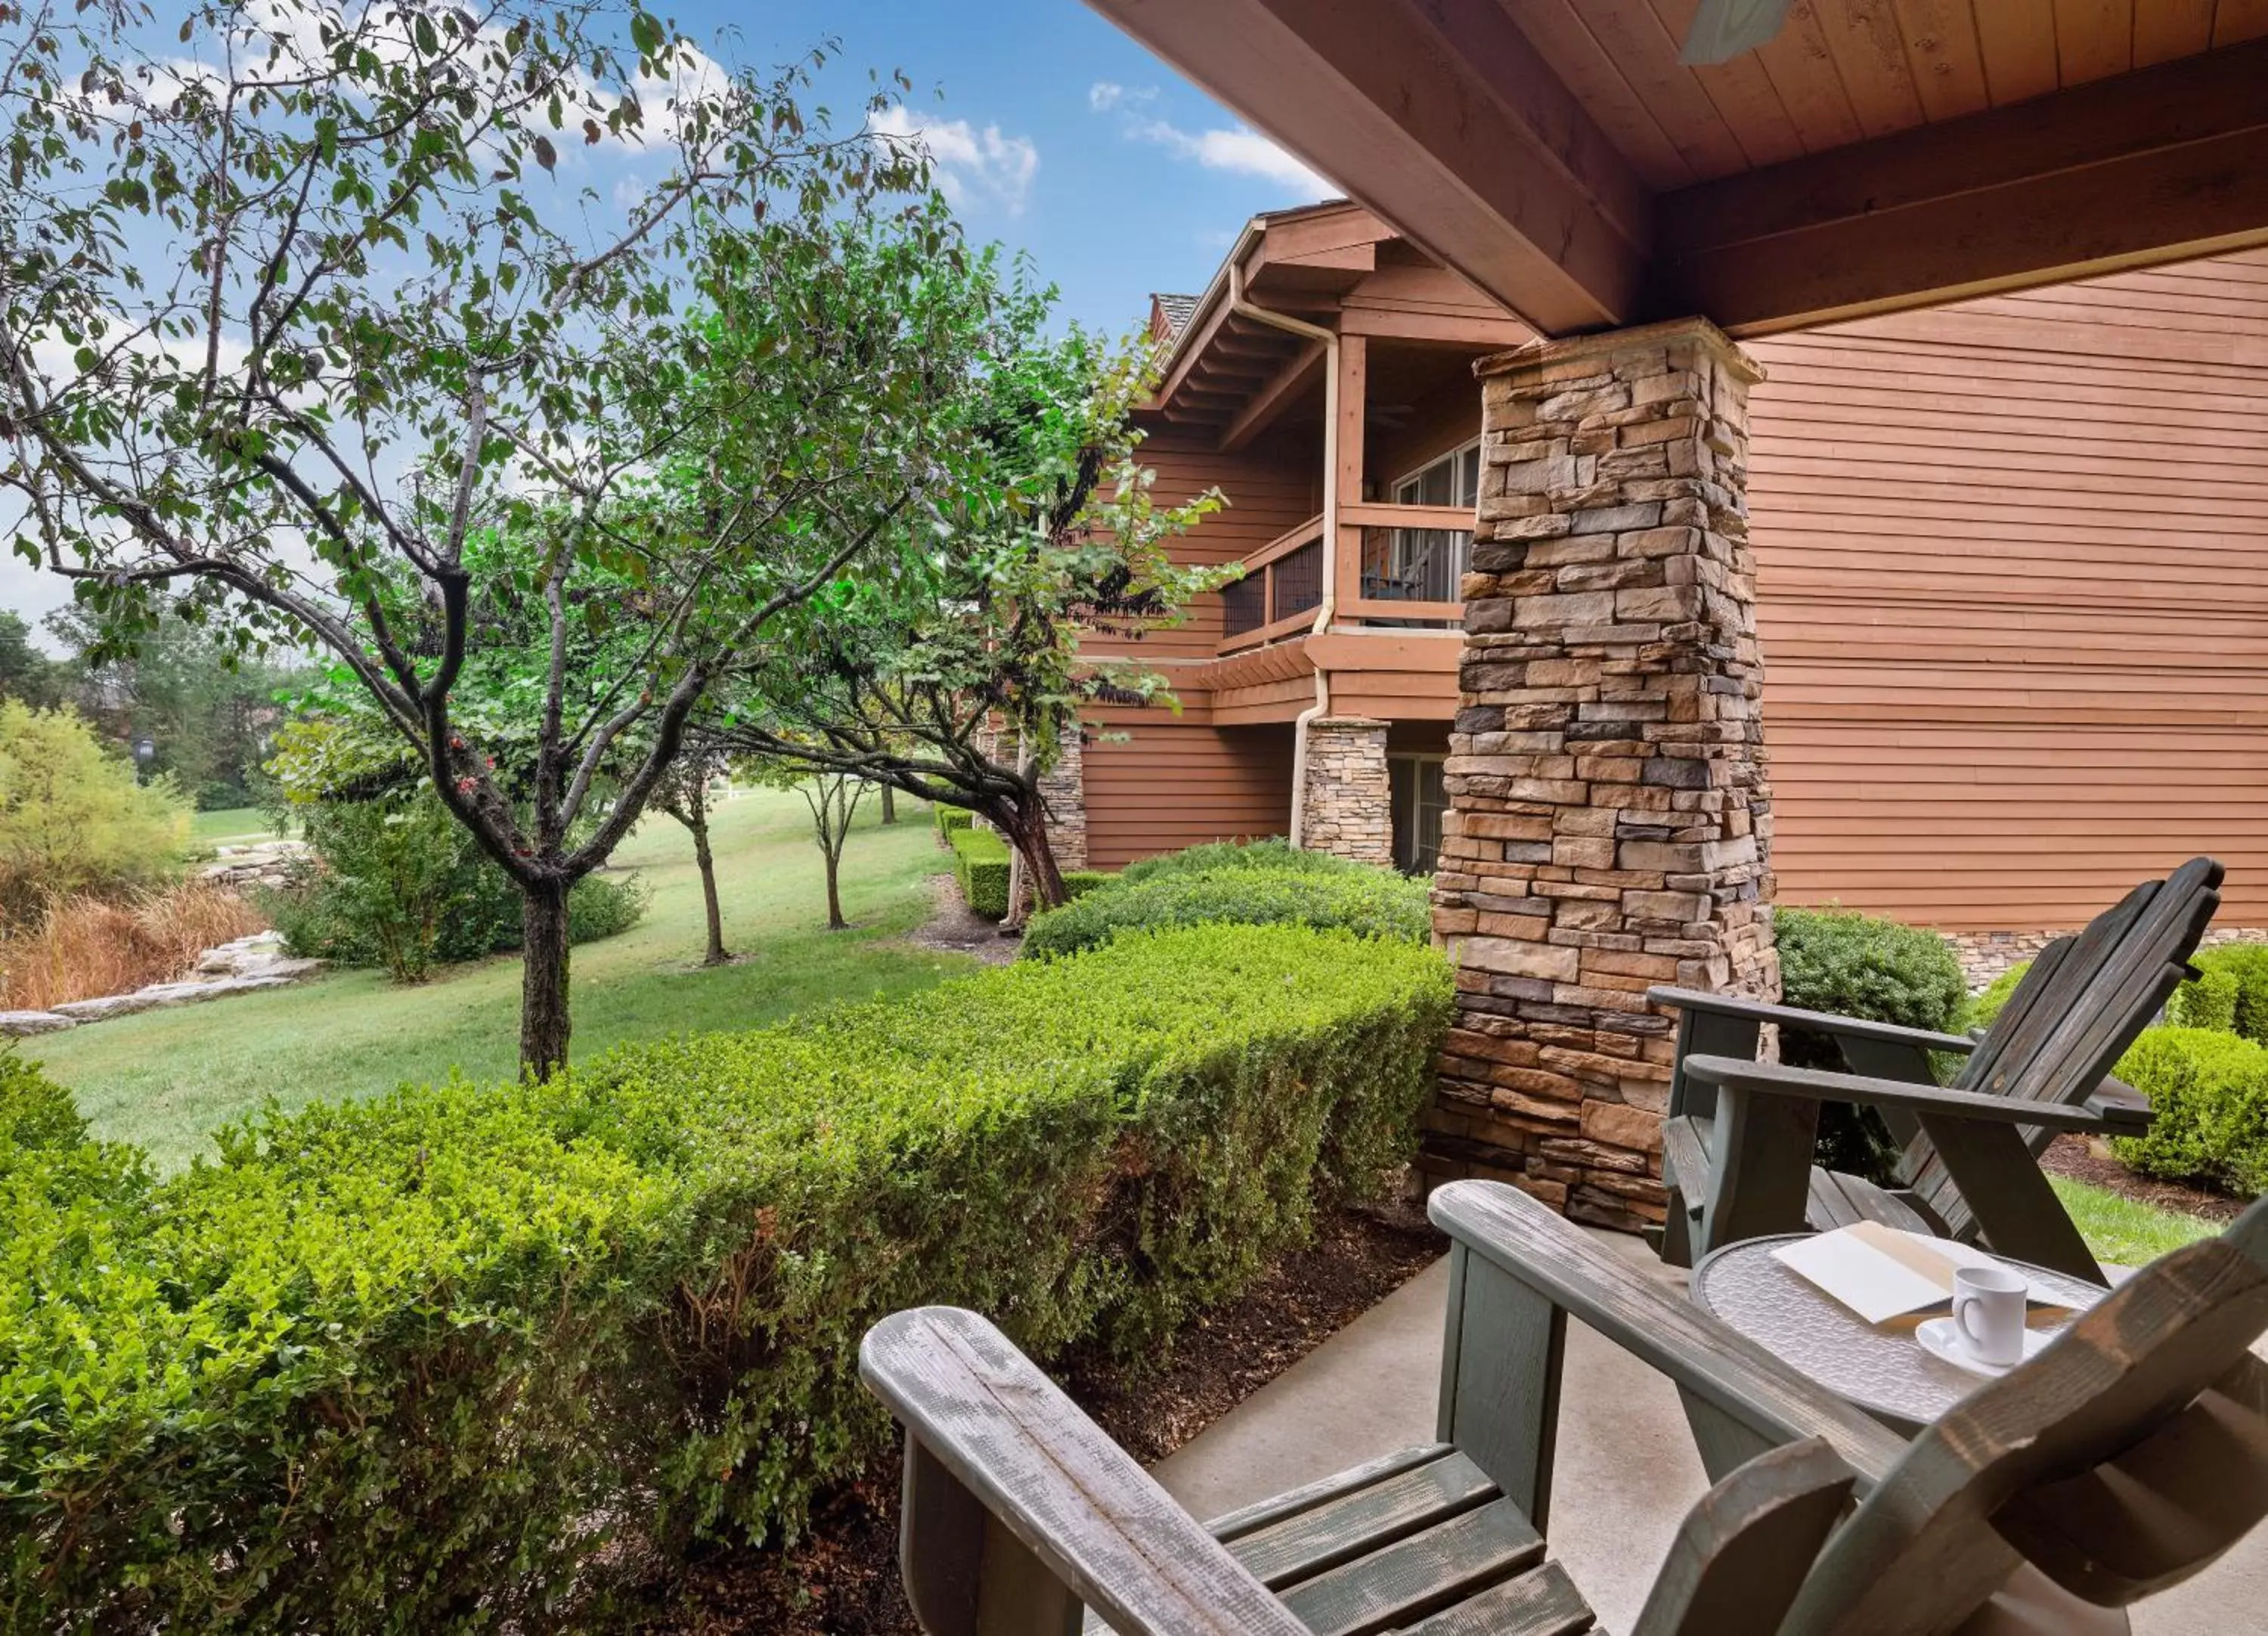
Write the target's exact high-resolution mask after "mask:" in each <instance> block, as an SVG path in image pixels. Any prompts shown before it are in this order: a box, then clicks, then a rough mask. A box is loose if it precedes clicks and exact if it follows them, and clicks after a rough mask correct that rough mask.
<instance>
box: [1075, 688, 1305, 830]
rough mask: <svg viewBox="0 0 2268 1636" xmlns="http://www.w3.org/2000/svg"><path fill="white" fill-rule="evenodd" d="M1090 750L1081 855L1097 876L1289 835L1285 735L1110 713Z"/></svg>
mask: <svg viewBox="0 0 2268 1636" xmlns="http://www.w3.org/2000/svg"><path fill="white" fill-rule="evenodd" d="M1103 727H1104V730H1105V731H1106V732H1107V733H1111V734H1123V735H1125V736H1124V737H1123V739H1121V740H1119V741H1116V742H1113V741H1110V740H1108V739H1104V740H1101V741H1094V742H1090V743H1089V744H1088V746H1087V748H1086V758H1085V764H1084V770H1085V775H1086V851H1087V858H1088V860H1089V861H1090V862H1091V863H1093V864H1094V866H1095V867H1097V868H1100V869H1116V868H1118V867H1119V866H1122V865H1124V864H1129V863H1131V862H1133V861H1134V860H1135V859H1138V858H1147V857H1150V856H1152V854H1154V853H1158V852H1171V851H1179V850H1181V849H1182V847H1185V846H1196V845H1197V844H1200V843H1202V842H1206V841H1224V840H1233V839H1241V838H1244V837H1248V836H1269V835H1282V834H1284V833H1285V832H1286V831H1287V830H1289V829H1290V828H1291V826H1292V730H1291V729H1290V728H1289V727H1288V726H1274V727H1216V726H1210V725H1208V724H1204V723H1195V722H1190V721H1187V720H1176V719H1174V718H1173V717H1172V716H1170V715H1167V713H1166V712H1164V711H1158V712H1156V713H1155V714H1154V715H1150V714H1147V713H1145V712H1142V711H1112V712H1110V713H1109V714H1108V717H1107V718H1106V719H1105V720H1104V722H1103Z"/></svg>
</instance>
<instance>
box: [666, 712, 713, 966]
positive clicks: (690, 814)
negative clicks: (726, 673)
mask: <svg viewBox="0 0 2268 1636" xmlns="http://www.w3.org/2000/svg"><path fill="white" fill-rule="evenodd" d="M718 764H719V763H718V760H717V758H716V757H715V756H714V755H707V754H703V753H702V752H701V751H699V750H697V749H688V750H685V751H683V752H681V754H680V755H678V758H677V760H676V762H675V763H674V764H673V765H672V766H671V768H670V770H668V771H667V772H666V773H664V774H663V775H662V776H661V782H660V783H659V784H658V785H655V786H654V795H653V802H654V805H655V806H657V807H660V808H661V810H662V811H664V812H666V813H667V814H669V815H670V816H671V817H673V818H674V819H676V820H677V822H679V823H681V824H682V825H684V826H685V832H686V833H687V834H688V835H689V836H692V837H693V864H694V867H696V869H698V870H699V871H700V872H701V907H702V910H703V913H704V915H705V916H706V917H707V919H708V923H709V942H708V947H706V948H705V949H704V950H703V953H702V956H701V963H702V964H703V965H704V966H721V965H723V964H724V963H725V962H726V961H728V960H730V959H731V958H732V955H731V954H727V953H726V952H725V908H724V904H723V903H721V902H720V901H719V900H718V895H717V855H716V853H715V852H714V851H711V849H710V845H709V782H710V780H711V778H713V777H715V776H716V774H717V770H718Z"/></svg>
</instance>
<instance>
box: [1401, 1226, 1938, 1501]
mask: <svg viewBox="0 0 2268 1636" xmlns="http://www.w3.org/2000/svg"><path fill="white" fill-rule="evenodd" d="M1425 1209H1426V1213H1427V1214H1428V1215H1430V1216H1432V1219H1433V1224H1434V1225H1435V1226H1436V1227H1440V1229H1441V1230H1442V1231H1443V1232H1445V1233H1447V1234H1449V1235H1450V1236H1451V1237H1452V1238H1454V1239H1455V1240H1456V1241H1457V1242H1459V1243H1461V1244H1462V1245H1464V1246H1465V1247H1466V1248H1467V1249H1469V1250H1470V1251H1471V1252H1472V1253H1473V1254H1475V1255H1477V1256H1484V1257H1485V1258H1486V1259H1487V1260H1488V1261H1489V1262H1491V1264H1494V1265H1495V1266H1497V1267H1499V1268H1500V1269H1501V1270H1502V1271H1504V1272H1506V1274H1508V1275H1509V1276H1510V1277H1512V1278H1513V1279H1518V1280H1519V1281H1520V1282H1521V1283H1522V1284H1525V1285H1527V1286H1529V1287H1530V1288H1532V1289H1535V1290H1536V1291H1538V1292H1539V1293H1542V1294H1543V1296H1544V1298H1545V1299H1547V1300H1548V1301H1550V1302H1551V1304H1552V1305H1553V1306H1555V1307H1557V1308H1560V1309H1561V1310H1562V1311H1564V1312H1565V1313H1567V1314H1569V1315H1572V1316H1573V1317H1575V1318H1578V1319H1580V1321H1581V1322H1583V1323H1587V1324H1588V1325H1589V1326H1590V1327H1591V1328H1592V1329H1594V1330H1597V1331H1598V1332H1599V1333H1600V1334H1601V1335H1602V1336H1604V1337H1605V1338H1607V1339H1608V1340H1609V1341H1611V1342H1613V1343H1614V1344H1615V1345H1617V1346H1619V1347H1621V1348H1622V1349H1623V1350H1624V1352H1629V1353H1630V1354H1631V1356H1632V1357H1634V1358H1636V1359H1638V1360H1639V1361H1640V1362H1642V1363H1645V1364H1647V1365H1649V1366H1651V1367H1653V1368H1654V1369H1655V1370H1657V1371H1659V1372H1660V1373H1661V1374H1664V1375H1666V1376H1668V1378H1669V1379H1670V1380H1671V1381H1672V1382H1675V1384H1676V1385H1677V1386H1678V1387H1679V1388H1680V1389H1682V1390H1683V1391H1684V1392H1686V1393H1688V1394H1689V1395H1690V1396H1694V1397H1697V1398H1699V1399H1701V1400H1702V1401H1704V1402H1705V1403H1707V1404H1710V1405H1711V1406H1712V1408H1715V1409H1717V1410H1718V1411H1720V1412H1722V1413H1723V1414H1725V1415H1726V1416H1727V1418H1729V1419H1733V1420H1734V1421H1735V1422H1737V1423H1739V1424H1740V1425H1741V1426H1744V1427H1746V1428H1747V1429H1748V1430H1749V1431H1750V1432H1752V1433H1755V1434H1756V1435H1757V1436H1758V1437H1760V1438H1762V1439H1764V1441H1766V1442H1769V1443H1772V1444H1775V1445H1778V1444H1786V1443H1794V1442H1800V1441H1803V1440H1804V1439H1805V1438H1808V1437H1820V1438H1824V1439H1825V1440H1826V1441H1827V1442H1828V1444H1829V1446H1830V1447H1831V1448H1833V1449H1834V1450H1835V1452H1836V1453H1837V1455H1841V1456H1842V1457H1843V1459H1844V1461H1845V1463H1847V1464H1848V1465H1849V1466H1850V1468H1851V1469H1852V1471H1854V1472H1856V1473H1857V1474H1858V1478H1859V1486H1860V1487H1861V1488H1862V1489H1864V1488H1871V1487H1873V1486H1874V1484H1875V1483H1876V1482H1878V1481H1880V1480H1881V1478H1882V1476H1883V1474H1884V1473H1886V1472H1887V1471H1889V1469H1890V1467H1891V1466H1892V1465H1894V1464H1895V1463H1896V1462H1897V1460H1898V1457H1899V1456H1900V1455H1903V1454H1904V1452H1905V1447H1906V1445H1905V1440H1904V1439H1903V1438H1901V1437H1899V1436H1898V1435H1897V1434H1896V1433H1894V1432H1892V1431H1890V1430H1889V1428H1888V1427H1887V1426H1883V1425H1881V1423H1880V1422H1879V1421H1877V1420H1875V1419H1873V1417H1871V1416H1869V1415H1867V1414H1863V1413H1861V1412H1860V1411H1858V1410H1857V1409H1854V1408H1852V1406H1851V1405H1850V1404H1846V1403H1845V1402H1844V1401H1843V1400H1842V1399H1841V1398H1839V1397H1837V1396H1835V1395H1834V1394H1833V1393H1832V1392H1830V1391H1828V1390H1827V1389H1825V1388H1823V1387H1822V1386H1819V1385H1817V1384H1815V1382H1813V1381H1811V1380H1810V1379H1809V1378H1808V1376H1806V1375H1804V1374H1800V1373H1799V1372H1798V1371H1797V1370H1795V1369H1794V1368H1793V1367H1790V1366H1788V1365H1787V1364H1785V1363H1783V1362H1781V1361H1780V1360H1778V1358H1775V1357H1773V1356H1772V1355H1771V1353H1770V1352H1766V1351H1765V1350H1764V1348H1763V1347H1761V1346H1759V1345H1756V1343H1755V1342H1753V1341H1751V1340H1749V1339H1748V1338H1746V1337H1745V1336H1742V1335H1741V1334H1739V1333H1738V1332H1736V1331H1735V1330H1733V1329H1731V1328H1730V1327H1728V1326H1727V1325H1726V1324H1725V1323H1722V1322H1720V1321H1719V1319H1717V1318H1715V1317H1713V1316H1712V1315H1710V1314H1708V1313H1706V1312H1704V1311H1702V1310H1701V1308H1698V1307H1697V1306H1695V1305H1693V1304H1692V1303H1691V1302H1690V1301H1681V1300H1679V1299H1678V1298H1677V1297H1676V1296H1675V1295H1672V1294H1670V1293H1668V1291H1666V1290H1663V1289H1661V1288H1660V1287H1658V1286H1655V1285H1653V1284H1652V1283H1649V1282H1647V1281H1646V1279H1644V1278H1641V1277H1637V1276H1634V1275H1633V1274H1632V1272H1631V1268H1630V1266H1629V1265H1628V1264H1626V1263H1624V1262H1623V1261H1621V1260H1619V1259H1618V1258H1616V1256H1613V1255H1612V1254H1610V1253H1609V1251H1607V1250H1605V1249H1602V1248H1601V1247H1600V1246H1599V1245H1597V1244H1595V1243H1593V1242H1591V1240H1590V1238H1589V1237H1588V1236H1587V1235H1586V1234H1585V1233H1584V1232H1583V1230H1582V1228H1580V1227H1577V1226H1575V1224H1574V1223H1572V1222H1571V1221H1569V1220H1565V1218H1564V1217H1562V1216H1560V1215H1559V1214H1557V1212H1554V1211H1552V1210H1550V1209H1549V1208H1547V1207H1546V1206H1545V1205H1542V1204H1540V1203H1538V1202H1537V1201H1536V1200H1535V1199H1533V1198H1528V1195H1526V1194H1525V1193H1522V1192H1521V1191H1520V1190H1518V1189H1517V1188H1513V1187H1507V1186H1506V1185H1504V1184H1503V1183H1498V1182H1452V1183H1449V1184H1448V1185H1447V1186H1446V1187H1443V1188H1440V1190H1437V1191H1436V1192H1435V1193H1434V1194H1433V1197H1432V1199H1431V1200H1429V1201H1428V1202H1427V1205H1426V1207H1425Z"/></svg>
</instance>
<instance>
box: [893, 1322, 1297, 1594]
mask: <svg viewBox="0 0 2268 1636" xmlns="http://www.w3.org/2000/svg"><path fill="white" fill-rule="evenodd" d="M858 1373H859V1374H860V1375H861V1376H862V1377H863V1378H864V1379H865V1382H866V1385H867V1387H868V1389H870V1390H872V1391H873V1393H874V1395H875V1396H878V1397H880V1399H881V1400H882V1401H883V1403H885V1404H887V1405H888V1406H889V1410H890V1412H891V1413H892V1414H893V1415H895V1416H896V1417H897V1419H898V1420H899V1421H900V1422H901V1423H902V1425H903V1426H905V1427H906V1431H907V1435H908V1439H909V1448H908V1449H907V1461H908V1463H909V1466H911V1465H912V1464H913V1463H914V1462H915V1461H916V1460H917V1451H916V1449H915V1448H912V1447H911V1446H910V1445H911V1444H912V1443H916V1442H917V1443H918V1444H919V1445H920V1449H921V1450H922V1451H924V1452H925V1453H926V1454H927V1455H929V1456H930V1457H931V1458H932V1459H934V1460H935V1461H936V1462H937V1463H938V1464H939V1465H941V1466H942V1467H943V1468H944V1470H945V1472H946V1475H947V1476H948V1477H949V1478H952V1479H953V1480H954V1482H956V1483H958V1485H960V1486H961V1488H962V1489H965V1490H966V1491H967V1492H968V1495H970V1496H973V1497H974V1499H975V1500H976V1503H977V1504H979V1505H981V1506H982V1507H983V1508H984V1510H986V1511H987V1512H990V1514H991V1515H992V1516H993V1517H995V1518H997V1519H998V1521H999V1522H1001V1523H1003V1524H1005V1526H1006V1528H1007V1529H1008V1530H1009V1531H1010V1532H1011V1533H1013V1535H1014V1536H1015V1537H1016V1539H1017V1540H1018V1541H1020V1543H1021V1544H1022V1545H1023V1546H1024V1547H1025V1548H1026V1549H1027V1550H1028V1551H1030V1552H1031V1554H1032V1556H1034V1557H1035V1558H1037V1559H1038V1561H1039V1564H1040V1566H1042V1567H1043V1568H1045V1569H1046V1570H1047V1571H1049V1573H1052V1574H1054V1576H1055V1577H1056V1579H1057V1580H1058V1581H1061V1582H1062V1583H1063V1584H1064V1586H1067V1587H1069V1588H1070V1589H1071V1592H1072V1594H1074V1595H1077V1596H1078V1598H1079V1600H1080V1601H1081V1602H1083V1603H1086V1605H1087V1606H1088V1607H1089V1608H1092V1609H1093V1610H1095V1611H1096V1612H1098V1613H1100V1614H1101V1615H1102V1617H1103V1618H1105V1619H1106V1620H1107V1621H1108V1623H1109V1624H1110V1625H1112V1627H1113V1628H1115V1629H1116V1630H1117V1631H1118V1632H1121V1633H1122V1636H1184V1633H1185V1632H1186V1633H1187V1636H1231V1633H1232V1632H1255V1633H1256V1636H1307V1627H1306V1626H1305V1625H1302V1624H1301V1623H1300V1621H1299V1620H1298V1619H1297V1618H1293V1617H1292V1613H1291V1611H1290V1610H1288V1609H1286V1608H1285V1606H1284V1604H1283V1603H1280V1602H1278V1601H1277V1600H1276V1598H1275V1597H1274V1596H1272V1595H1270V1594H1269V1592H1268V1591H1267V1589H1266V1588H1263V1586H1262V1585H1261V1583H1260V1581H1258V1580H1256V1579H1255V1578H1253V1576H1252V1575H1251V1574H1250V1573H1248V1572H1247V1571H1246V1570H1245V1568H1244V1567H1243V1566H1242V1565H1241V1564H1240V1563H1239V1562H1238V1561H1237V1560H1236V1559H1235V1558H1233V1557H1232V1556H1230V1555H1229V1553H1228V1551H1227V1549H1226V1547H1225V1546H1223V1545H1222V1544H1220V1542H1219V1541H1218V1540H1216V1539H1215V1538H1214V1537H1212V1536H1211V1534H1210V1533H1208V1532H1206V1531H1205V1529H1204V1526H1203V1525H1202V1524H1201V1523H1199V1522H1197V1519H1196V1518H1194V1517H1192V1516H1190V1515H1189V1513H1188V1512H1186V1511H1184V1510H1182V1507H1180V1506H1179V1505H1177V1504H1176V1503H1175V1501H1174V1500H1173V1499H1172V1497H1171V1496H1169V1495H1168V1494H1167V1492H1166V1491H1165V1490H1164V1489H1162V1488H1160V1487H1159V1486H1158V1485H1157V1482H1156V1481H1155V1479H1153V1478H1152V1477H1151V1476H1150V1474H1149V1473H1148V1472H1146V1471H1145V1470H1143V1469H1142V1468H1141V1467H1140V1466H1139V1465H1138V1464H1136V1463H1135V1462H1134V1460H1133V1458H1132V1456H1130V1455H1128V1454H1127V1453H1126V1451H1125V1450H1124V1449H1123V1448H1119V1447H1118V1445H1117V1444H1116V1443H1114V1442H1112V1441H1110V1439H1109V1437H1108V1436H1107V1435H1106V1434H1105V1433H1103V1431H1102V1429H1101V1427H1100V1426H1096V1425H1095V1424H1094V1421H1092V1420H1090V1419H1087V1417H1086V1414H1085V1413H1084V1412H1083V1411H1081V1410H1080V1409H1079V1406H1078V1405H1077V1404H1074V1403H1072V1402H1071V1399H1070V1398H1068V1397H1066V1396H1064V1394H1063V1392H1062V1391H1061V1390H1060V1389H1057V1386H1056V1384H1055V1382H1052V1381H1050V1380H1049V1379H1048V1377H1047V1376H1046V1375H1044V1374H1042V1373H1041V1372H1040V1371H1039V1369H1038V1368H1037V1367H1035V1365H1034V1364H1033V1363H1032V1362H1031V1360H1029V1359H1027V1358H1026V1357H1025V1356H1024V1355H1023V1354H1022V1353H1021V1352H1018V1351H1017V1350H1016V1348H1015V1346H1014V1345H1013V1344H1011V1343H1010V1341H1009V1340H1008V1338H1007V1337H1006V1336H1005V1335H1003V1334H1001V1333H1000V1331H999V1330H997V1329H995V1328H993V1327H992V1325H991V1324H990V1323H987V1322H985V1320H983V1318H981V1317H979V1316H977V1315H976V1314H975V1313H973V1312H964V1311H961V1310H960V1309H959V1308H953V1307H922V1308H916V1309H914V1310H912V1311H909V1312H900V1313H896V1314H894V1315H891V1316H890V1317H887V1318H885V1319H883V1320H882V1322H880V1323H878V1324H876V1325H875V1326H874V1327H873V1329H871V1330H868V1331H867V1332H866V1338H865V1341H864V1342H863V1343H862V1344H861V1345H860V1346H859V1348H858ZM916 1521H917V1517H916V1513H915V1509H914V1507H911V1506H910V1505H909V1508H908V1526H909V1531H908V1536H907V1541H906V1555H905V1567H906V1571H907V1581H908V1589H909V1591H912V1592H916V1594H917V1595H918V1594H919V1592H918V1590H917V1581H920V1582H927V1581H928V1580H929V1578H930V1577H931V1576H932V1575H936V1576H940V1577H954V1576H957V1577H958V1589H959V1592H960V1594H961V1596H962V1598H963V1599H964V1601H968V1602H970V1603H971V1605H974V1601H975V1599H976V1598H978V1597H979V1596H980V1595H981V1593H979V1592H978V1591H976V1589H975V1588H974V1586H975V1581H976V1564H975V1563H974V1562H971V1561H958V1562H953V1563H939V1564H930V1563H926V1562H923V1561H917V1557H918V1556H919V1553H920V1544H921V1542H920V1540H919V1538H918V1537H917V1534H916V1533H915V1531H914V1527H915V1523H916ZM956 1554H961V1555H973V1554H974V1553H973V1551H967V1550H964V1551H959V1552H957V1553H956ZM918 1610H919V1609H918V1604H917V1611H918ZM972 1628H976V1629H980V1630H981V1629H983V1628H984V1626H983V1625H982V1624H977V1625H974V1626H972Z"/></svg>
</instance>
